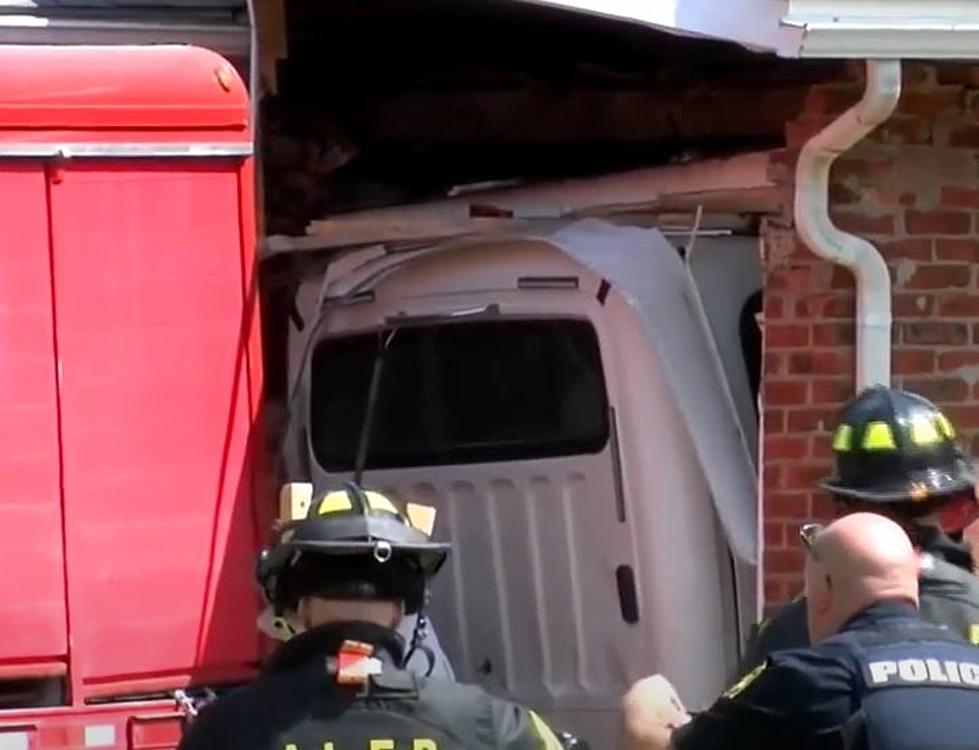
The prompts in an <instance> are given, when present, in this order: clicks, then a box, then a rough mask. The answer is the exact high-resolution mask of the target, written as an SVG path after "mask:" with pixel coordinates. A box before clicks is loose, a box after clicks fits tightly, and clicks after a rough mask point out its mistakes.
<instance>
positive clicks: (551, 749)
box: [180, 484, 561, 750]
mask: <svg viewBox="0 0 979 750" xmlns="http://www.w3.org/2000/svg"><path fill="white" fill-rule="evenodd" d="M277 542H278V543H277V544H276V546H275V547H274V548H273V549H272V550H271V551H269V552H267V553H263V556H262V557H261V558H260V562H259V566H258V578H259V582H260V584H261V586H262V589H263V591H264V593H265V596H266V598H267V599H268V601H269V602H270V603H271V604H272V605H273V606H274V607H275V608H276V609H277V610H278V611H280V612H282V611H287V610H293V611H295V612H296V614H297V617H298V618H299V620H300V622H301V625H302V632H300V633H299V634H298V635H296V636H295V637H293V638H290V639H289V640H288V641H286V642H285V643H283V644H282V645H281V646H280V647H279V649H278V651H277V652H276V653H275V654H274V656H273V657H272V659H271V660H270V662H269V663H268V664H267V665H266V668H265V669H264V670H263V673H262V674H261V676H260V677H259V678H258V679H257V680H256V681H255V682H254V683H252V684H251V685H249V686H246V687H244V688H242V689H240V690H238V691H235V692H233V693H230V694H228V695H226V696H224V697H222V698H220V699H218V700H217V701H216V702H214V703H212V704H210V705H209V706H207V707H205V708H204V709H203V710H202V711H201V713H200V715H199V716H198V717H197V718H196V719H194V721H193V722H192V723H191V724H190V725H189V727H188V730H187V732H186V733H185V736H184V738H183V740H182V742H181V745H180V748H181V750H205V749H206V750H222V749H224V750H324V748H326V749H327V750H462V749H463V748H466V749H467V750H474V749H478V748H487V749H488V748H501V749H506V750H560V748H561V742H560V740H558V738H557V737H556V736H555V734H554V733H553V732H552V731H551V729H550V728H549V727H548V726H547V724H546V723H545V722H544V721H543V720H542V719H541V718H540V717H539V716H537V715H536V714H535V713H534V712H532V711H529V710H526V709H524V708H521V707H520V706H517V705H514V704H512V703H508V702H506V701H503V700H499V699H496V698H493V697H491V696H490V695H488V694H487V693H485V692H484V691H483V690H481V689H480V688H478V687H475V686H464V685H459V684H457V683H451V682H445V681H441V680H437V679H429V678H424V677H421V676H419V675H417V674H414V673H411V672H408V671H405V670H404V669H402V665H403V664H404V663H405V660H406V656H407V654H406V646H407V650H408V651H411V650H417V649H418V648H420V647H421V638H420V637H419V636H420V634H419V633H416V636H415V637H413V638H412V642H411V643H409V644H405V642H404V641H403V640H402V639H401V638H400V637H399V635H398V634H397V631H396V628H397V626H398V624H399V622H400V621H401V620H402V618H403V617H404V616H405V614H416V613H417V614H419V615H421V611H422V607H423V605H424V602H425V597H426V589H427V585H428V582H429V580H430V579H431V578H432V576H434V575H435V573H436V572H437V571H438V570H439V568H440V567H441V566H442V564H443V563H444V562H445V559H446V556H447V555H448V552H449V545H447V544H439V543H435V542H433V541H431V540H430V539H429V538H428V536H427V535H426V534H425V533H424V532H423V531H421V530H419V529H416V528H414V527H413V526H412V525H411V523H410V522H409V521H408V520H407V519H406V518H405V516H403V515H402V514H401V513H400V512H399V510H398V509H397V508H396V506H395V505H394V504H393V503H392V502H391V501H390V500H389V499H388V498H386V497H384V496H383V495H381V494H379V493H375V492H367V491H364V490H363V489H361V488H360V487H358V486H356V485H353V484H348V485H347V486H346V487H345V489H344V490H342V491H338V492H331V493H328V494H326V495H325V496H324V497H322V498H321V499H320V500H319V501H318V502H315V503H313V505H312V507H311V508H310V510H309V512H308V515H307V517H306V519H304V520H301V521H299V522H295V523H292V524H288V525H286V526H285V527H284V528H283V529H281V531H280V533H279V535H278V540H277ZM418 619H419V622H420V623H422V624H423V623H424V617H423V616H419V618H418Z"/></svg>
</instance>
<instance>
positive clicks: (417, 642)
mask: <svg viewBox="0 0 979 750" xmlns="http://www.w3.org/2000/svg"><path fill="white" fill-rule="evenodd" d="M427 637H428V618H427V617H426V616H425V610H424V609H419V610H418V617H417V619H416V620H415V630H414V632H413V633H412V634H411V643H410V644H409V647H408V651H407V652H406V653H405V658H404V659H403V660H402V661H401V668H402V669H407V668H408V662H409V661H411V657H413V656H414V655H415V652H416V651H420V652H421V653H423V654H424V655H425V658H426V659H427V661H428V669H427V670H425V675H424V676H425V677H430V676H431V674H432V672H433V671H435V654H434V653H433V652H432V649H430V648H429V647H428V646H426V645H425V643H424V641H425V638H427Z"/></svg>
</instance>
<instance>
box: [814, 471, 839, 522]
mask: <svg viewBox="0 0 979 750" xmlns="http://www.w3.org/2000/svg"><path fill="white" fill-rule="evenodd" d="M829 475H830V472H828V471H827V472H826V476H827V477H828V476H829ZM838 515H839V507H838V506H837V504H836V501H835V500H833V497H832V495H830V494H829V493H828V492H826V491H825V490H816V491H815V492H813V493H812V494H810V495H809V518H810V519H811V520H813V521H819V522H824V521H831V520H832V519H834V518H836V517H837V516H838Z"/></svg>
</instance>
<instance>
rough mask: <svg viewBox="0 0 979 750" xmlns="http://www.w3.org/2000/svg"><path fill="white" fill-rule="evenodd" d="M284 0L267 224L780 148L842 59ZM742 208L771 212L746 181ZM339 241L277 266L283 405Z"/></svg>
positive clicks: (441, 9) (273, 305) (607, 29)
mask: <svg viewBox="0 0 979 750" xmlns="http://www.w3.org/2000/svg"><path fill="white" fill-rule="evenodd" d="M283 2H284V6H283V18H284V35H283V37H284V44H283V45H282V49H283V52H282V55H281V59H279V60H278V62H277V64H276V65H275V66H274V71H275V75H274V78H275V87H274V88H275V90H274V92H270V93H267V94H266V96H265V97H264V98H263V100H262V102H261V117H262V131H261V136H262V141H261V144H260V145H261V161H262V173H263V178H264V210H265V216H264V219H265V234H266V235H280V234H281V235H293V236H302V235H304V234H306V232H307V230H308V229H309V228H310V225H311V223H312V222H316V221H321V220H323V219H329V218H330V217H338V216H341V215H345V214H351V213H355V212H359V211H365V210H369V209H378V208H384V207H392V206H399V205H404V204H417V203H423V202H429V201H434V200H439V199H444V198H446V197H451V196H455V195H465V194H467V193H468V191H471V190H483V189H496V190H499V189H506V188H508V187H512V186H526V185H535V184H539V183H541V182H549V181H550V182H553V181H561V180H566V179H575V178H588V177H593V176H598V175H606V174H610V173H618V172H626V171H629V170H634V169H637V168H645V167H656V166H667V165H687V164H697V163H700V162H702V161H704V160H708V159H711V158H717V157H725V156H730V155H735V154H744V153H748V152H758V151H765V150H769V149H777V148H780V147H783V146H784V145H785V125H786V123H787V122H788V121H790V120H792V119H793V118H794V117H795V115H796V114H797V113H798V112H799V111H800V110H801V108H802V103H803V98H804V96H805V94H806V91H807V90H808V88H809V86H810V85H811V84H812V83H814V82H819V81H824V80H831V79H833V78H834V77H836V76H838V75H839V64H838V63H813V62H807V63H805V64H802V63H799V62H797V61H788V60H780V59H777V58H774V57H770V56H763V55H757V54H755V53H752V52H749V51H747V50H744V49H741V48H739V47H737V46H735V45H731V44H726V43H721V42H716V41H709V40H702V39H692V38H681V37H676V36H671V35H669V34H665V33H657V32H656V31H653V30H651V29H649V28H646V27H641V26H637V25H632V24H628V23H625V22H621V21H614V20H609V19H603V18H600V17H596V16H590V15H582V14H577V13H573V12H569V11H566V10H560V9H555V8H548V7H544V6H540V5H536V4H531V3H526V2H519V1H516V0H508V1H500V2H486V1H485V0H482V1H481V0H417V1H415V2H412V3H410V4H406V3H403V2H399V0H369V1H365V0H336V2H331V3H320V2H315V1H314V0H283ZM474 200H475V199H474ZM691 200H692V201H693V202H692V203H691V205H690V206H686V207H685V209H684V210H687V209H689V208H691V207H694V208H695V207H696V201H695V199H691ZM688 202H689V201H688ZM730 209H731V213H732V214H739V213H743V214H744V215H749V216H750V215H757V213H758V211H757V209H756V208H753V207H749V206H746V207H745V209H744V211H743V212H742V211H741V210H740V208H739V205H738V201H737V197H736V196H735V198H734V199H733V202H731V203H730ZM745 226H749V227H750V226H751V222H750V221H749V222H747V224H745ZM329 256H330V252H329V251H327V252H323V253H315V252H314V253H309V252H304V253H302V254H296V256H279V257H276V258H274V259H273V260H270V261H267V262H266V263H265V264H264V266H263V276H264V278H263V287H264V292H265V318H266V320H265V330H266V342H267V363H266V372H267V378H268V393H269V396H270V404H271V405H273V409H272V411H274V410H275V409H274V405H279V406H280V407H281V409H280V410H281V411H284V410H285V409H286V408H287V404H286V401H287V389H288V382H287V381H288V376H287V374H286V371H285V368H284V365H283V363H284V362H286V360H287V359H288V356H287V352H286V343H285V340H286V338H287V336H285V335H281V333H282V332H283V331H285V330H287V327H288V325H289V320H290V317H292V318H294V317H295V308H294V295H295V291H296V289H297V288H298V283H299V281H300V280H301V279H302V278H303V277H305V276H308V275H309V274H310V273H318V272H319V271H321V270H322V268H323V265H324V263H326V262H328V258H329ZM756 359H758V357H756V356H754V357H751V360H752V363H753V364H752V365H751V366H752V367H757V366H758V363H757V362H755V360H756ZM759 374H760V373H754V372H753V373H752V376H751V377H752V384H753V385H754V386H755V387H757V385H756V384H757V378H758V375H759Z"/></svg>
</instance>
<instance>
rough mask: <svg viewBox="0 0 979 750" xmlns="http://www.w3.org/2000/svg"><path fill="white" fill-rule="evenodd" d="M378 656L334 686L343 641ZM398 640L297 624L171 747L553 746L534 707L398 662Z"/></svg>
mask: <svg viewBox="0 0 979 750" xmlns="http://www.w3.org/2000/svg"><path fill="white" fill-rule="evenodd" d="M351 640H352V641H357V642H361V643H367V644H371V645H372V646H374V648H375V656H376V657H377V658H378V660H379V661H380V662H381V666H382V671H381V673H380V674H377V675H374V676H372V677H371V678H370V681H369V684H368V685H366V686H365V685H361V686H349V685H340V684H339V683H338V681H337V675H336V668H335V659H334V657H335V656H336V655H337V654H338V653H339V652H340V649H341V647H342V646H343V644H344V642H346V641H351ZM403 647H404V645H403V641H402V640H401V638H400V637H399V636H398V634H397V633H396V632H395V631H392V630H388V629H386V628H381V627H379V626H376V625H372V624H370V623H342V624H337V625H328V626H322V627H318V628H314V629H312V630H308V631H305V632H303V633H301V634H300V635H298V636H296V637H295V638H293V639H291V640H290V641H288V642H286V643H285V644H283V645H282V646H281V647H280V648H279V651H278V652H276V654H275V655H274V656H273V658H272V659H271V660H270V662H269V664H268V665H267V666H266V668H265V669H264V670H263V673H262V675H261V676H260V677H259V678H258V679H257V680H256V681H255V682H253V683H251V684H250V685H247V686H245V687H243V688H241V689H239V690H236V691H233V692H231V693H229V694H227V695H225V696H223V697H221V698H220V699H218V700H217V701H216V702H215V703H213V704H211V705H208V706H206V707H205V708H204V709H203V710H202V711H201V713H200V715H199V716H198V717H197V718H196V719H195V720H194V721H193V722H192V723H191V724H190V725H189V727H188V729H187V731H186V732H185V734H184V737H183V739H182V741H181V743H180V748H179V750H480V749H482V748H486V749H487V750H489V749H490V748H494V749H499V750H561V744H560V741H559V740H558V739H557V737H556V736H555V735H554V733H553V732H552V731H551V730H550V728H549V727H548V726H547V724H546V723H544V721H543V720H541V719H540V717H538V716H537V715H536V714H535V713H533V712H532V711H528V710H526V709H523V708H522V707H520V706H517V705H514V704H512V703H509V702H507V701H503V700H499V699H496V698H494V697H492V696H490V695H489V694H487V693H486V692H485V691H483V690H482V689H480V688H478V687H475V686H470V685H460V684H458V683H453V682H447V681H444V680H438V679H425V678H422V677H420V676H418V675H416V674H412V673H410V672H406V671H403V670H401V669H398V668H397V667H396V666H395V665H397V664H400V662H401V659H402V658H403Z"/></svg>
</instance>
